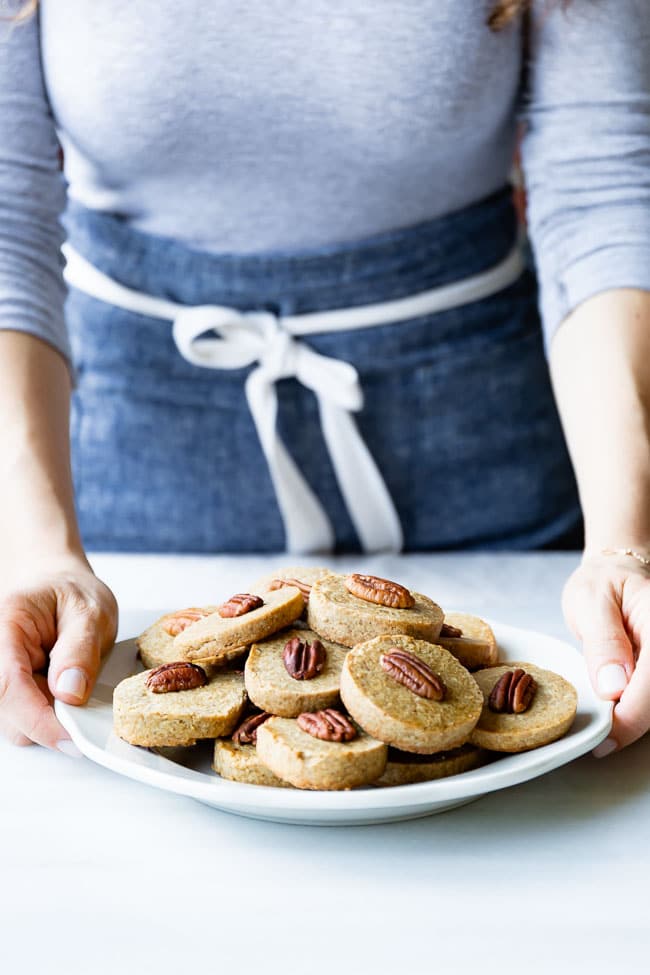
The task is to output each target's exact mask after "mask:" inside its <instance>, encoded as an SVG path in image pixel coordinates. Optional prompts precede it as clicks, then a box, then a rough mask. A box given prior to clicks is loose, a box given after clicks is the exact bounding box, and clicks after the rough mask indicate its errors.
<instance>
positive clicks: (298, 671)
mask: <svg viewBox="0 0 650 975" xmlns="http://www.w3.org/2000/svg"><path fill="white" fill-rule="evenodd" d="M282 660H283V662H284V666H285V670H286V671H287V673H288V674H289V676H290V677H293V679H294V680H313V679H314V677H318V675H319V674H320V673H321V671H322V669H323V667H324V666H325V661H326V660H327V650H326V649H325V647H324V646H323V644H322V643H321V642H320V640H312V642H311V643H307V641H306V640H305V641H303V640H301V639H300V637H297V636H294V637H293V638H292V639H291V640H289V641H288V642H287V644H286V645H285V648H284V651H283V653H282Z"/></svg>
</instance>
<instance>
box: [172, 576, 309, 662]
mask: <svg viewBox="0 0 650 975" xmlns="http://www.w3.org/2000/svg"><path fill="white" fill-rule="evenodd" d="M246 595H248V594H246ZM253 596H257V594H252V597H253ZM252 597H251V598H252ZM235 598H237V599H241V598H243V597H239V596H238V597H231V600H228V603H229V604H231V603H232V601H233V600H234V599H235ZM258 598H259V599H261V600H262V605H261V606H260V607H259V608H258V609H252V610H250V611H249V612H245V613H242V614H241V615H238V616H226V617H224V616H222V615H221V614H222V613H223V611H224V610H223V605H222V607H220V608H219V609H218V610H217V611H216V612H214V613H211V614H210V616H206V617H205V618H204V619H200V620H198V621H197V622H196V623H193V624H192V625H191V626H188V627H187V629H186V630H183V632H182V633H179V635H178V636H177V637H175V638H174V639H175V644H176V649H177V650H178V651H179V658H181V659H184V660H202V659H209V660H219V659H223V657H224V656H225V655H227V654H229V653H230V652H231V651H233V650H236V649H237V648H238V647H243V646H248V645H250V644H251V643H254V642H255V641H257V640H264V639H265V638H266V637H268V636H271V635H272V634H273V633H277V632H278V630H282V629H284V627H285V626H289V625H290V624H291V623H293V622H294V620H297V619H298V617H299V616H300V615H301V613H302V611H303V607H304V603H303V598H302V593H301V592H300V590H299V589H296V588H295V587H293V586H287V587H286V588H283V589H278V590H276V591H274V592H265V593H263V594H261V595H260V596H259V597H258ZM224 605H225V604H224Z"/></svg>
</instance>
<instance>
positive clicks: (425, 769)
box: [375, 744, 485, 786]
mask: <svg viewBox="0 0 650 975" xmlns="http://www.w3.org/2000/svg"><path fill="white" fill-rule="evenodd" d="M484 760H485V751H484V750H483V749H482V748H476V747H475V746H474V745H467V744H466V745H461V746H460V748H453V749H452V750H451V751H448V752H437V753H436V754H434V755H418V754H416V753H415V752H401V751H399V750H398V749H397V748H389V749H388V761H387V763H386V771H385V772H384V774H383V775H382V776H381V777H380V778H378V779H377V781H376V782H375V785H379V786H391V785H410V784H411V783H413V782H430V781H432V780H433V779H444V778H447V777H448V776H450V775H460V773H461V772H468V771H469V770H470V769H473V768H478V766H479V765H481V764H482V762H483V761H484Z"/></svg>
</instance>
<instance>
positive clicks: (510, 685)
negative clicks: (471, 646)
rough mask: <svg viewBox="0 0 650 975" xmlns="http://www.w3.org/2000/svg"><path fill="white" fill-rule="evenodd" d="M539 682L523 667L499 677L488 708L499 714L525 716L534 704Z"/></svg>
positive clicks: (508, 671) (491, 693)
mask: <svg viewBox="0 0 650 975" xmlns="http://www.w3.org/2000/svg"><path fill="white" fill-rule="evenodd" d="M536 691H537V682H536V681H535V678H534V677H532V675H531V674H527V673H526V671H525V670H523V669H522V668H521V667H516V668H515V669H514V670H507V671H506V672H505V674H502V675H501V677H499V679H498V681H497V682H496V684H495V685H494V687H493V688H492V690H491V692H490V696H489V698H488V707H489V708H490V710H491V711H495V712H496V713H497V714H504V713H507V714H523V712H524V711H527V710H528V708H529V707H530V706H531V704H532V703H533V698H534V697H535V692H536Z"/></svg>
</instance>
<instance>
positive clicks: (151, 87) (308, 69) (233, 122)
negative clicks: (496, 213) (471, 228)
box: [0, 0, 650, 353]
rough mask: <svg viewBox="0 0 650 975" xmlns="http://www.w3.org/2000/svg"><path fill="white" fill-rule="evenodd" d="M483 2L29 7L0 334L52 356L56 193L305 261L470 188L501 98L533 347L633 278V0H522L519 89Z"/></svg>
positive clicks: (646, 24)
mask: <svg viewBox="0 0 650 975" xmlns="http://www.w3.org/2000/svg"><path fill="white" fill-rule="evenodd" d="M492 3H493V0H462V2H459V0H418V2H415V0H413V2H409V0H294V2H292V3H287V2H286V0H228V2H225V0H214V2H212V3H206V2H205V0H184V2H183V3H178V0H138V2H137V3H133V2H132V0H93V2H92V3H89V2H88V0H65V2H61V0H41V8H40V16H39V17H38V18H34V19H32V20H31V21H29V22H28V23H27V24H25V25H23V26H17V27H14V28H13V29H12V30H11V31H10V32H8V31H2V32H1V33H2V38H1V39H0V328H2V327H4V328H15V329H24V330H26V331H30V332H32V333H34V334H36V335H39V336H41V337H42V338H44V339H46V340H47V341H49V342H51V343H52V344H54V345H55V346H56V347H57V348H59V349H60V350H61V351H63V352H64V353H65V352H67V343H66V337H65V326H64V320H63V299H64V293H65V290H64V287H63V282H62V278H61V267H62V261H61V257H60V251H59V248H60V243H61V238H62V234H61V229H60V225H59V222H58V220H59V215H60V213H61V210H62V207H63V205H64V203H65V193H66V191H67V192H68V193H70V194H71V195H72V196H73V197H74V198H75V199H77V200H79V201H81V202H82V203H84V204H85V205H87V206H88V207H91V208H95V209H98V210H105V211H109V212H111V213H117V214H120V215H122V216H123V217H125V218H126V219H127V220H128V221H129V222H130V223H131V224H132V225H133V226H134V227H135V228H138V229H140V230H144V231H147V232H150V233H154V234H162V235H166V236H171V237H174V238H176V239H177V240H180V241H184V242H187V243H188V244H191V245H192V246H194V247H198V248H203V249H206V250H209V251H211V252H217V253H218V252H239V253H252V252H263V251H269V250H276V249H282V250H287V249H289V250H303V249H305V248H311V247H315V246H319V245H322V244H332V243H335V242H338V241H349V240H353V239H355V238H357V237H363V236H366V235H369V234H373V233H377V232H381V231H384V230H387V229H395V228H398V227H404V226H408V225H409V224H413V223H417V222H419V221H422V220H426V219H429V218H431V217H435V216H437V215H440V214H443V213H446V212H451V211H453V210H457V209H459V208H461V207H463V206H465V205H468V204H470V203H473V202H475V201H477V200H479V199H480V198H481V197H484V196H486V195H487V194H489V193H490V192H492V191H493V190H495V189H496V188H498V187H499V186H501V185H503V184H504V183H505V182H506V181H507V178H508V173H509V170H510V166H511V161H512V155H513V149H514V145H515V138H516V129H517V113H518V111H520V112H521V114H523V117H524V120H525V127H526V135H525V138H524V143H523V162H524V168H525V174H526V179H527V183H528V188H529V194H530V195H529V219H530V233H531V238H532V242H533V246H534V249H535V253H536V258H537V263H538V270H539V277H540V281H541V286H542V292H541V293H542V299H541V300H542V312H543V318H544V323H545V327H546V330H547V336H550V335H551V334H552V333H553V331H554V330H555V329H556V328H557V327H558V325H559V323H560V322H561V320H562V319H563V318H564V317H565V316H566V314H567V313H568V312H569V311H570V310H571V309H572V308H573V307H575V306H576V305H577V304H578V303H579V302H581V301H582V300H584V299H585V298H587V297H589V296H591V295H593V294H595V293H597V292H599V291H602V290H604V289H607V288H613V287H638V288H645V289H650V0H572V3H571V6H570V9H569V11H568V12H567V13H566V14H564V13H562V12H561V10H558V9H556V10H554V11H553V12H551V13H548V12H546V13H545V12H544V8H546V5H547V4H546V0H536V6H535V16H534V19H533V27H532V30H531V32H530V62H529V65H528V69H529V70H528V72H527V79H528V80H527V85H526V90H525V91H523V92H522V90H521V89H522V81H521V79H522V62H523V53H522V52H523V36H522V35H523V31H522V28H521V25H520V24H518V25H516V26H514V27H511V28H508V29H507V30H505V31H503V32H502V33H500V34H493V33H491V32H490V31H489V30H488V28H487V27H486V26H485V20H486V16H487V13H488V11H489V9H490V8H491V6H492ZM17 5H18V0H0V10H2V9H4V11H5V12H11V11H12V10H15V9H16V7H17ZM59 141H60V143H61V145H62V146H63V149H64V154H65V181H64V179H63V177H62V176H61V173H60V171H59V166H58V153H57V147H58V142H59ZM66 182H67V186H66Z"/></svg>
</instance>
